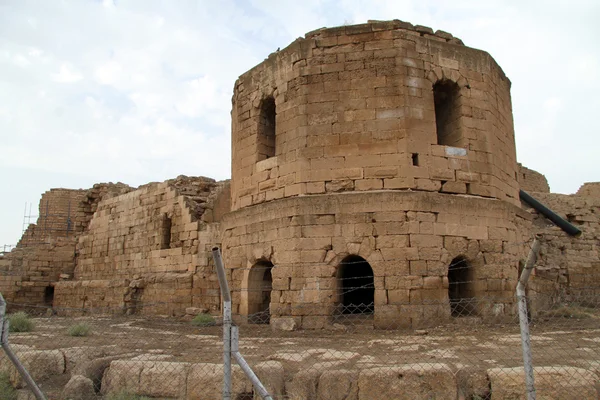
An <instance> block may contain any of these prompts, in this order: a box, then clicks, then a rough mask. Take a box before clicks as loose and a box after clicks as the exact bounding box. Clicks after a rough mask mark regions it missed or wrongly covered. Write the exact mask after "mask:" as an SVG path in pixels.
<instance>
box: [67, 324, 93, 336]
mask: <svg viewBox="0 0 600 400" xmlns="http://www.w3.org/2000/svg"><path fill="white" fill-rule="evenodd" d="M90 330H91V328H90V326H89V325H88V324H86V323H85V322H79V323H77V324H75V325H71V326H70V327H69V336H87V335H88V334H89V333H90Z"/></svg>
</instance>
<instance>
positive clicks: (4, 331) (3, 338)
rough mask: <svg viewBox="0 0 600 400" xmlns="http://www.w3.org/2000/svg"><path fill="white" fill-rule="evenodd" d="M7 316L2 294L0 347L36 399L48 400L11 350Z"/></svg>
mask: <svg viewBox="0 0 600 400" xmlns="http://www.w3.org/2000/svg"><path fill="white" fill-rule="evenodd" d="M5 315H6V301H5V300H4V297H3V296H2V293H0V331H1V332H0V345H2V349H3V350H4V352H5V353H6V356H7V357H8V359H9V360H10V361H11V362H12V363H13V365H14V366H15V368H17V371H19V374H21V376H22V377H23V380H24V381H25V383H27V386H29V389H30V390H31V391H32V392H33V395H34V396H35V398H36V399H37V400H46V396H44V393H42V391H41V390H40V388H39V387H38V385H37V384H36V383H35V381H34V380H33V378H32V377H31V375H29V372H27V370H26V369H25V367H24V366H23V364H21V361H19V359H18V358H17V356H16V354H15V353H13V351H12V349H11V348H10V345H9V344H8V328H9V321H8V320H7V319H5V318H4V316H5Z"/></svg>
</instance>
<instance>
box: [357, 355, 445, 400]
mask: <svg viewBox="0 0 600 400" xmlns="http://www.w3.org/2000/svg"><path fill="white" fill-rule="evenodd" d="M374 393H377V396H378V398H381V399H398V400H404V399H406V400H420V399H423V400H425V399H436V400H455V399H456V398H457V389H456V380H455V379H454V374H453V373H452V371H451V370H450V368H449V367H448V366H447V365H445V364H406V365H402V366H393V367H378V368H371V369H367V370H363V371H361V373H360V375H359V378H358V398H359V399H360V400H368V399H372V398H373V394H374Z"/></svg>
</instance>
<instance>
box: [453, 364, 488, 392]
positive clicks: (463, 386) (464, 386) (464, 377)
mask: <svg viewBox="0 0 600 400" xmlns="http://www.w3.org/2000/svg"><path fill="white" fill-rule="evenodd" d="M456 383H457V385H458V394H459V398H464V399H471V398H481V399H487V398H489V396H490V381H489V380H488V376H487V373H486V371H485V370H482V369H478V368H461V369H459V370H458V371H457V372H456ZM461 396H462V397H461Z"/></svg>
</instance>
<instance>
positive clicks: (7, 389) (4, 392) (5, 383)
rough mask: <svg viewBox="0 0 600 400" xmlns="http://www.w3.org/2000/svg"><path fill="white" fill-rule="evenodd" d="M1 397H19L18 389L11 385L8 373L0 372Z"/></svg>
mask: <svg viewBox="0 0 600 400" xmlns="http://www.w3.org/2000/svg"><path fill="white" fill-rule="evenodd" d="M0 399H3V400H16V399H17V391H16V389H15V388H14V387H13V386H12V385H11V383H10V378H9V377H8V374H6V373H2V374H0Z"/></svg>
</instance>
